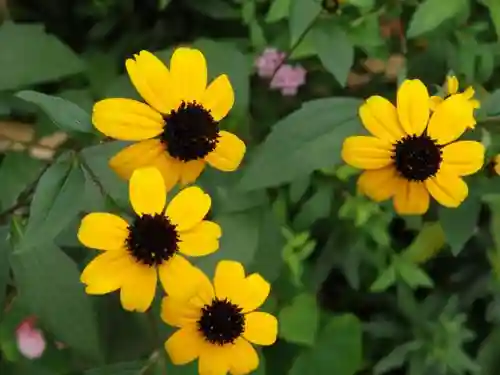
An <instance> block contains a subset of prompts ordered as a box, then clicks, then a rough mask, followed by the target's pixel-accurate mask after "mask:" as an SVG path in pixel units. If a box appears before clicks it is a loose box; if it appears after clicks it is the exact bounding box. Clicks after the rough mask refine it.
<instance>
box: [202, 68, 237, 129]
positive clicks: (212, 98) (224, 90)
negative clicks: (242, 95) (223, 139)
mask: <svg viewBox="0 0 500 375" xmlns="http://www.w3.org/2000/svg"><path fill="white" fill-rule="evenodd" d="M201 104H202V105H203V107H204V108H205V109H208V110H210V113H211V115H212V117H213V118H214V120H215V121H220V120H222V119H223V118H224V117H226V116H227V114H228V113H229V111H230V110H231V108H233V105H234V91H233V87H232V86H231V82H230V81H229V77H228V76H227V75H226V74H221V75H220V76H218V77H217V78H216V79H214V80H213V81H212V83H211V84H210V85H209V86H208V88H207V90H206V91H205V93H204V94H203V97H202V99H201Z"/></svg>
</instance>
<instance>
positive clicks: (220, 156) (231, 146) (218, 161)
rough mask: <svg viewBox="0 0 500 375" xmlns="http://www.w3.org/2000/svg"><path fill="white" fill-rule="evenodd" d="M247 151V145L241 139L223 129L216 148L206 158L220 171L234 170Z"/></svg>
mask: <svg viewBox="0 0 500 375" xmlns="http://www.w3.org/2000/svg"><path fill="white" fill-rule="evenodd" d="M245 152H246V146H245V143H244V142H243V141H242V140H241V139H239V138H238V137H237V136H236V135H234V134H232V133H229V132H227V131H224V130H221V131H220V132H219V139H218V142H217V146H216V147H215V150H214V151H212V152H211V153H209V154H208V155H207V156H206V157H205V160H206V161H207V163H208V164H210V165H211V166H212V167H214V168H216V169H218V170H220V171H223V172H232V171H234V170H236V169H237V168H238V167H239V166H240V164H241V161H242V160H243V157H244V156H245Z"/></svg>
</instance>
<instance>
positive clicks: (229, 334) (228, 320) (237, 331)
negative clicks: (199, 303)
mask: <svg viewBox="0 0 500 375" xmlns="http://www.w3.org/2000/svg"><path fill="white" fill-rule="evenodd" d="M201 311H202V314H201V318H200V319H199V320H198V330H199V331H200V332H201V334H202V335H203V336H204V337H205V340H207V341H208V342H210V343H212V344H215V345H221V346H222V345H225V344H230V343H233V342H234V340H236V339H237V338H238V337H240V336H241V335H242V334H243V331H244V330H245V315H244V314H243V313H242V312H241V311H242V309H241V308H240V307H238V306H237V305H235V304H233V303H231V302H230V301H228V300H227V299H223V300H219V299H217V298H214V299H213V300H212V303H211V304H210V305H205V306H204V307H203V308H202V310H201Z"/></svg>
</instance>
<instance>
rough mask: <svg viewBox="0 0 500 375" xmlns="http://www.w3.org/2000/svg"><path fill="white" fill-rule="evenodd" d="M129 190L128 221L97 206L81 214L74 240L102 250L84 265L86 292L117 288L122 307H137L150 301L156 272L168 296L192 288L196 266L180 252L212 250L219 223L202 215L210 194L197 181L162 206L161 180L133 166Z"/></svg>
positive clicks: (155, 173)
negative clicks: (131, 213) (130, 212)
mask: <svg viewBox="0 0 500 375" xmlns="http://www.w3.org/2000/svg"><path fill="white" fill-rule="evenodd" d="M129 194H130V202H131V204H132V208H133V209H134V212H135V217H134V218H133V219H132V220H131V221H130V222H127V221H126V220H124V219H123V218H121V217H119V216H116V215H112V214H110V213H101V212H97V213H91V214H88V215H87V216H85V217H84V218H83V220H82V222H81V225H80V229H79V231H78V238H79V240H80V241H81V242H82V243H83V244H84V245H85V246H87V247H90V248H93V249H97V250H103V251H104V252H103V253H102V254H101V255H98V256H97V257H96V258H95V259H93V260H92V261H91V262H90V263H89V264H88V265H87V267H86V268H85V269H84V271H83V273H82V275H81V281H82V282H83V283H84V284H85V285H86V292H87V293H88V294H106V293H110V292H113V291H116V290H118V289H120V297H121V303H122V306H123V308H124V309H126V310H130V311H133V310H136V311H140V312H143V311H146V310H147V309H148V308H149V306H150V305H151V302H152V301H153V298H154V295H155V290H156V284H157V280H158V277H159V279H160V282H161V284H162V285H163V287H164V289H165V291H166V292H167V293H169V294H171V295H173V296H176V295H178V294H181V295H184V294H185V293H191V292H192V289H193V288H195V284H196V280H197V279H196V276H197V275H198V272H197V270H196V268H195V267H194V266H192V265H191V263H189V261H188V260H186V259H185V258H184V257H183V256H182V255H188V256H203V255H207V254H210V253H213V252H215V251H216V250H217V249H218V247H219V238H220V236H221V228H220V227H219V225H218V224H216V223H214V222H211V221H206V220H204V217H205V215H206V214H207V213H208V210H209V209H210V204H211V200H210V197H209V196H208V195H207V194H205V193H204V192H203V191H202V190H201V189H200V188H198V187H195V186H192V187H188V188H186V189H183V190H182V191H180V192H179V193H178V194H177V195H176V196H175V197H174V198H173V199H172V201H171V202H170V203H169V204H168V205H167V206H166V189H165V184H164V182H163V178H162V176H161V174H160V172H159V171H158V170H157V169H155V168H152V167H149V168H141V169H138V170H136V171H135V172H134V173H133V174H132V178H131V179H130V189H129ZM181 254H182V255H181Z"/></svg>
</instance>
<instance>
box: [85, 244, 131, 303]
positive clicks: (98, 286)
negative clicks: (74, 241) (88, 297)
mask: <svg viewBox="0 0 500 375" xmlns="http://www.w3.org/2000/svg"><path fill="white" fill-rule="evenodd" d="M133 266H134V264H133V263H132V260H131V259H130V258H129V255H128V254H127V252H126V251H124V250H123V251H107V252H105V253H102V254H101V255H99V256H97V257H95V258H94V259H93V260H92V261H90V263H89V264H88V265H87V266H86V267H85V269H84V270H83V272H82V274H81V276H80V280H81V282H82V283H84V284H86V289H85V291H86V292H87V293H88V294H107V293H110V292H114V291H115V290H117V289H119V288H120V287H121V286H122V284H123V282H124V281H125V280H126V279H127V277H128V275H129V274H130V273H131V271H132V269H133Z"/></svg>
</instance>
